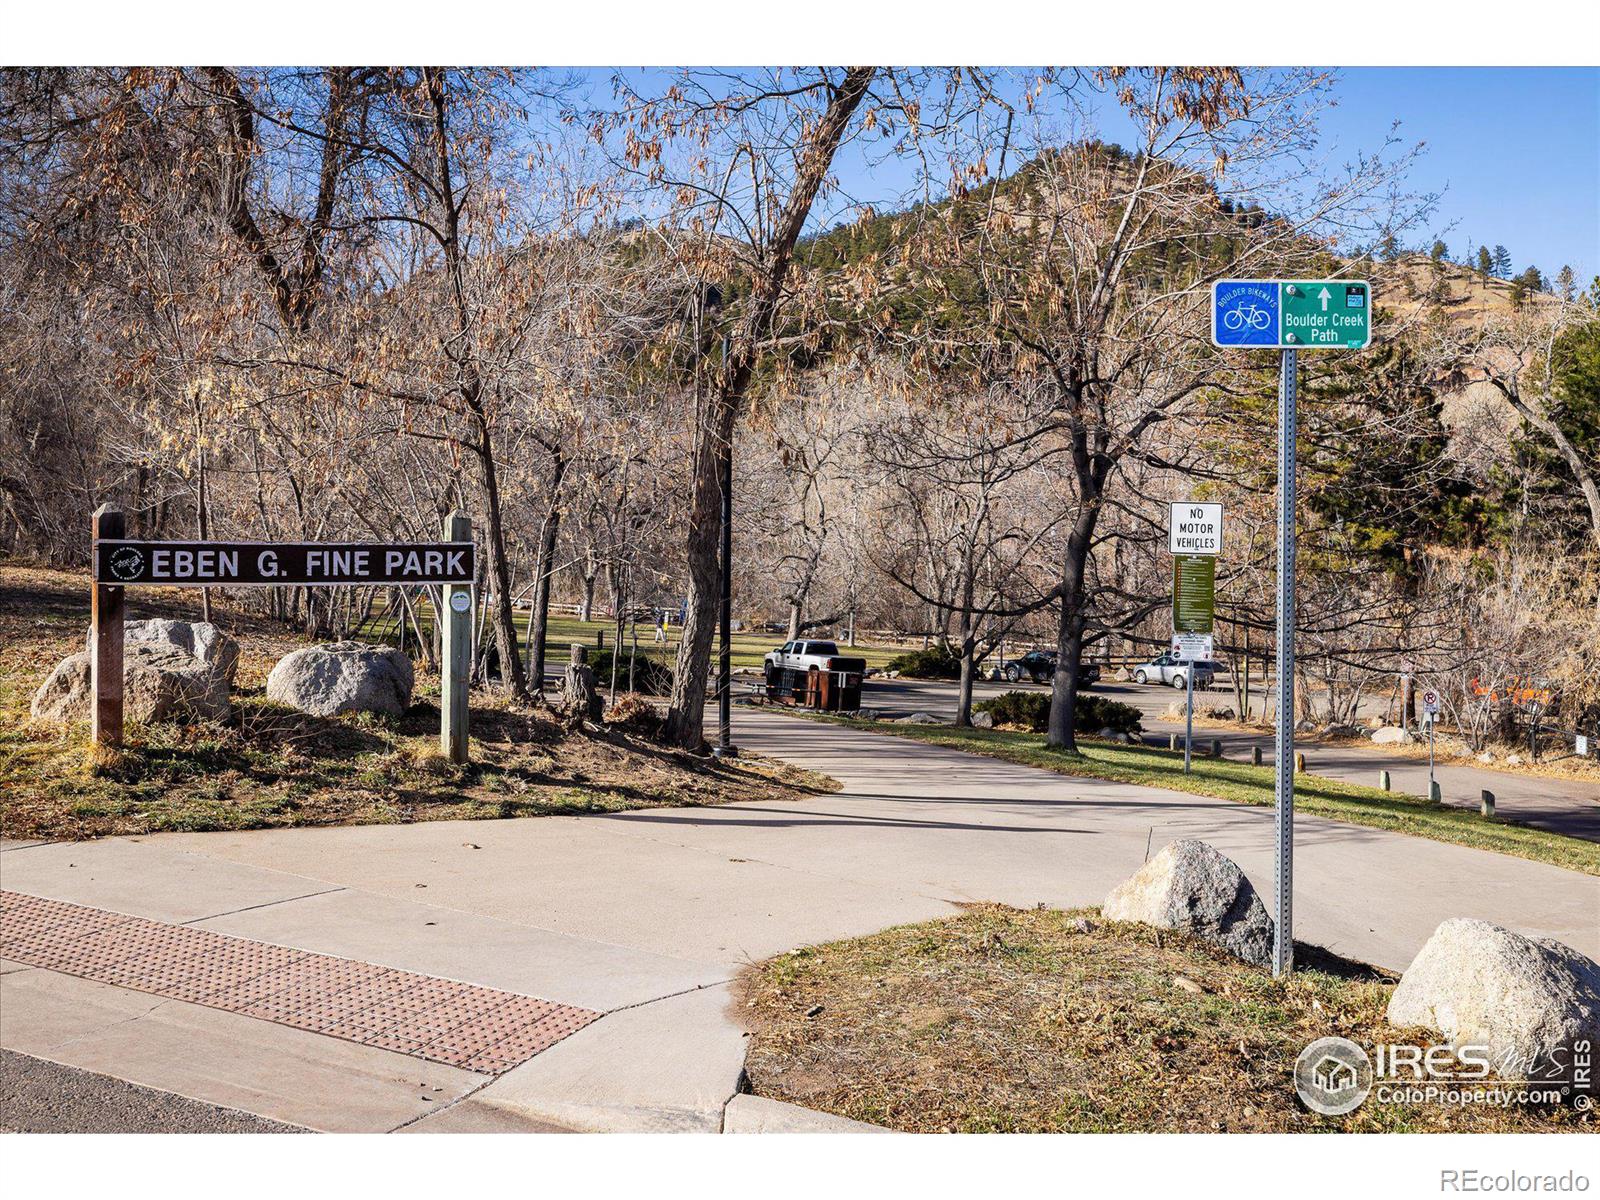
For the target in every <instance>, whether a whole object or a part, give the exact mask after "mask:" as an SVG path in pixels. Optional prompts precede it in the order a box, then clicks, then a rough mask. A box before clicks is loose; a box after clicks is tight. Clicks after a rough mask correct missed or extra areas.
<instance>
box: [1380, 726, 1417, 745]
mask: <svg viewBox="0 0 1600 1200" xmlns="http://www.w3.org/2000/svg"><path fill="white" fill-rule="evenodd" d="M1372 740H1373V741H1374V742H1376V743H1378V745H1380V746H1394V745H1400V746H1409V745H1410V744H1411V743H1412V742H1413V741H1415V740H1416V739H1415V738H1413V737H1412V736H1411V735H1410V734H1409V733H1407V732H1406V731H1405V730H1404V729H1402V728H1400V726H1398V725H1385V726H1384V727H1383V728H1382V729H1374V730H1373V731H1372Z"/></svg>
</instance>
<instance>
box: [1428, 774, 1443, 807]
mask: <svg viewBox="0 0 1600 1200" xmlns="http://www.w3.org/2000/svg"><path fill="white" fill-rule="evenodd" d="M1428 799H1429V800H1432V801H1433V802H1434V803H1435V804H1438V803H1439V802H1440V801H1441V800H1443V799H1444V792H1443V791H1442V790H1441V789H1440V787H1439V781H1438V780H1437V779H1435V780H1434V781H1433V782H1432V783H1430V784H1429V785H1428Z"/></svg>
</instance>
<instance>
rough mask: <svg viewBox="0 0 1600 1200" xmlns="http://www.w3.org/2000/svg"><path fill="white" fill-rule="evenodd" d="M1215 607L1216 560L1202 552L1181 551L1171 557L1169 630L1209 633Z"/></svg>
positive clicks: (1212, 625) (1213, 622) (1213, 620)
mask: <svg viewBox="0 0 1600 1200" xmlns="http://www.w3.org/2000/svg"><path fill="white" fill-rule="evenodd" d="M1216 607H1217V560H1216V559H1214V558H1211V557H1209V556H1208V555H1204V554H1180V555H1179V556H1178V557H1177V558H1174V559H1173V560H1172V629H1173V632H1175V633H1210V632H1211V631H1212V629H1213V627H1214V625H1215V614H1216Z"/></svg>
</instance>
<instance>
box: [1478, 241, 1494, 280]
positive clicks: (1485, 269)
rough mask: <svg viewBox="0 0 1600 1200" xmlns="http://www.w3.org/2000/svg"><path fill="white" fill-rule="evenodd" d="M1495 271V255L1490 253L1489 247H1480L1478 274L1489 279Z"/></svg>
mask: <svg viewBox="0 0 1600 1200" xmlns="http://www.w3.org/2000/svg"><path fill="white" fill-rule="evenodd" d="M1493 270H1494V255H1492V254H1490V253H1489V247H1487V246H1479V247H1478V274H1479V275H1482V276H1483V277H1484V278H1485V279H1487V278H1488V277H1489V275H1490V273H1491V272H1492V271H1493Z"/></svg>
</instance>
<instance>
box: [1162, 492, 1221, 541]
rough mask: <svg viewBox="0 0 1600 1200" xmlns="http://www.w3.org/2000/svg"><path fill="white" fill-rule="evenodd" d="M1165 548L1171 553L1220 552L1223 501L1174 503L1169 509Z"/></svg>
mask: <svg viewBox="0 0 1600 1200" xmlns="http://www.w3.org/2000/svg"><path fill="white" fill-rule="evenodd" d="M1167 549H1169V550H1171V551H1172V553H1174V554H1221V553H1222V505H1220V504H1196V503H1191V502H1189V501H1184V502H1182V503H1175V504H1173V505H1172V506H1171V508H1170V511H1169V520H1168V523H1167Z"/></svg>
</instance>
